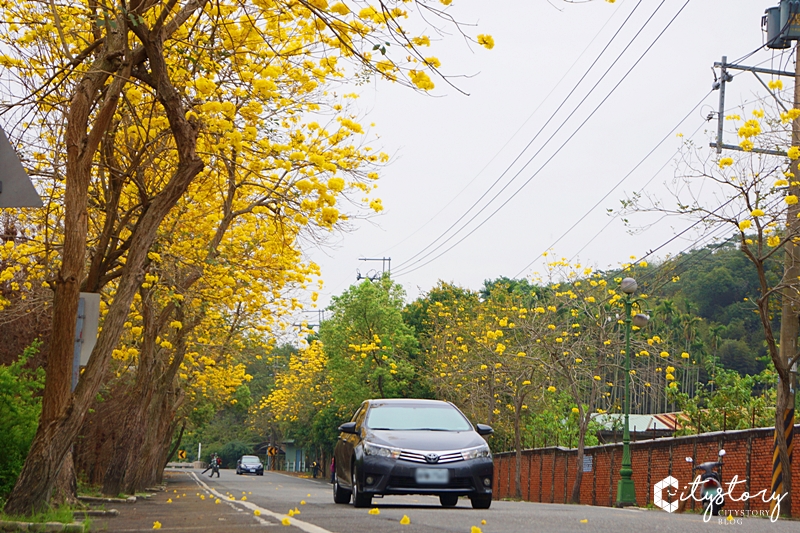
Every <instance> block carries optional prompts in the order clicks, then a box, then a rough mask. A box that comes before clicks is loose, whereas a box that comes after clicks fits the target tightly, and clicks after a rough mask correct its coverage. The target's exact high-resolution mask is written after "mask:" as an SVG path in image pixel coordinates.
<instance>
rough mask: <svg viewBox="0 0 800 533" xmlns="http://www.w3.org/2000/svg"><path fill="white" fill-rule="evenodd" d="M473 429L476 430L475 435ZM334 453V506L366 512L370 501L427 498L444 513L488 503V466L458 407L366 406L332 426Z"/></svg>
mask: <svg viewBox="0 0 800 533" xmlns="http://www.w3.org/2000/svg"><path fill="white" fill-rule="evenodd" d="M476 429H477V431H476ZM339 431H341V435H339V440H338V442H337V443H336V449H335V450H334V460H335V476H334V482H333V500H334V501H335V502H336V503H349V502H350V499H351V497H352V500H353V505H354V506H355V507H367V506H369V505H371V503H372V497H373V496H382V495H384V494H430V495H435V496H439V501H440V502H441V504H442V505H443V506H444V507H453V506H455V505H456V504H457V503H458V497H459V496H469V498H470V500H471V501H472V507H474V508H476V509H488V508H489V506H490V505H491V504H492V477H493V472H494V464H493V462H492V453H491V452H490V451H489V446H488V445H487V444H486V441H485V440H484V439H483V437H482V436H481V435H489V434H491V433H492V428H490V427H489V426H485V425H483V424H478V425H477V426H476V428H473V427H472V424H471V423H470V422H469V420H467V417H466V416H464V414H463V413H462V412H461V411H459V410H458V408H457V407H456V406H455V405H453V404H451V403H449V402H442V401H436V400H410V399H390V400H367V401H365V402H364V403H362V404H361V407H360V408H359V409H358V411H356V414H355V415H353V418H352V420H351V421H350V422H347V423H346V424H342V425H341V426H339Z"/></svg>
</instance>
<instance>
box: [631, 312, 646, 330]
mask: <svg viewBox="0 0 800 533" xmlns="http://www.w3.org/2000/svg"><path fill="white" fill-rule="evenodd" d="M648 322H650V317H649V316H648V315H645V314H644V313H637V314H635V315H633V325H634V326H636V327H638V328H643V327H645V326H646V325H647V323H648Z"/></svg>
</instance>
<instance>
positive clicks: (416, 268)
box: [397, 0, 691, 276]
mask: <svg viewBox="0 0 800 533" xmlns="http://www.w3.org/2000/svg"><path fill="white" fill-rule="evenodd" d="M690 1H691V0H686V2H685V3H684V4H683V6H682V7H681V8H680V9H679V10H678V12H677V13H676V14H675V16H673V17H672V19H671V20H670V21H669V23H668V24H667V25H666V26H665V27H664V29H663V30H662V31H661V33H659V34H658V36H657V37H656V38H655V40H654V41H653V42H652V43H651V44H650V46H648V47H647V49H646V50H645V51H644V53H642V55H641V56H640V57H639V59H637V60H636V62H635V63H634V64H633V66H631V67H630V68H629V69H628V71H627V72H626V73H625V75H624V76H623V77H622V79H620V80H619V81H618V82H617V83H616V85H614V87H613V88H612V89H611V91H610V92H609V93H608V94H607V95H606V96H605V98H603V100H602V101H601V102H600V103H599V104H598V105H597V106H596V107H595V108H594V110H592V112H591V113H590V114H589V115H588V116H587V117H586V119H584V121H583V122H581V124H580V125H579V126H578V128H577V129H576V130H575V131H574V132H573V133H572V134H571V135H570V136H569V137H568V138H567V140H566V141H565V142H564V143H562V144H561V146H559V147H558V149H557V150H556V151H555V152H554V153H553V154H552V155H551V156H550V157H549V158H548V159H547V160H546V161H545V162H544V163H543V164H542V166H540V167H539V169H538V170H537V171H536V172H534V173H533V175H531V176H530V177H529V178H528V179H527V180H526V181H525V182H524V183H523V184H522V185H521V186H520V187H519V188H517V190H516V191H514V193H513V194H512V195H511V196H510V197H509V198H507V199H506V200H505V201H504V202H503V203H502V204H500V206H499V207H497V209H495V210H494V211H492V213H490V214H489V216H488V217H487V218H485V219H484V220H483V221H482V222H480V223H479V224H478V225H477V226H476V227H475V228H474V229H472V231H470V232H469V233H467V234H466V235H465V236H464V237H462V238H461V239H459V240H458V241H457V242H455V243H454V244H453V245H451V246H450V247H449V248H447V249H446V250H444V251H443V252H441V253H440V254H438V255H437V256H435V257H433V258H432V259H430V260H428V261H426V262H425V263H423V264H421V265H419V266H416V267H414V268H408V267H407V268H406V269H405V270H403V271H402V272H400V273H398V274H397V276H403V275H405V274H409V273H411V272H413V271H415V270H418V269H420V268H422V267H423V266H425V265H428V264H429V263H431V262H433V261H435V260H436V259H438V258H439V257H441V256H443V255H444V254H446V253H447V252H449V251H450V250H452V249H453V248H455V247H456V246H458V245H459V244H461V243H462V242H464V240H466V239H467V238H468V237H469V236H470V235H472V234H473V233H475V232H476V231H477V230H478V229H479V228H481V227H482V226H483V225H484V224H485V223H486V222H488V221H489V220H490V219H491V218H492V217H493V216H494V215H495V214H497V212H498V211H500V209H502V208H503V207H505V206H506V205H507V204H508V202H510V201H511V200H512V199H513V198H514V197H515V196H516V195H517V194H519V192H520V191H521V190H522V189H523V188H525V186H527V185H528V184H529V183H530V182H531V181H532V180H533V178H535V177H536V176H537V175H538V174H539V173H540V172H541V171H542V170H543V169H544V167H545V166H547V164H549V163H550V161H552V160H553V159H554V158H555V156H556V155H558V154H559V153H560V152H561V150H562V149H563V148H564V147H565V146H566V145H567V143H568V142H569V141H570V140H572V138H573V137H575V135H577V133H578V132H579V131H580V130H581V129H582V128H583V126H585V125H586V123H587V122H588V121H589V119H591V118H592V117H593V116H594V115H595V113H596V112H597V111H598V110H599V109H600V107H601V106H602V105H603V104H604V103H605V102H606V101H607V100H608V99H609V98H610V97H611V95H612V94H614V92H615V91H616V90H617V88H619V86H620V85H621V84H622V82H623V81H625V79H626V78H627V77H628V76H629V75H630V73H631V72H632V71H633V69H634V68H636V66H637V65H638V64H639V63H640V62H641V60H642V59H644V57H645V55H647V53H648V52H649V51H650V50H651V49H652V48H653V46H655V44H656V43H657V42H658V41H659V39H660V38H661V37H662V36H663V35H664V33H665V32H666V31H667V30H668V29H669V28H670V26H672V24H673V23H674V22H675V20H676V19H677V17H678V16H679V15H680V14H681V12H683V10H684V8H685V7H686V6H687V5H688V4H689V2H690ZM640 31H641V30H640ZM637 35H638V33H637ZM634 39H635V37H634ZM626 49H627V47H626ZM612 66H613V65H612ZM581 103H583V102H581ZM579 105H580V104H579ZM576 111H577V108H576V109H575V111H573V113H571V114H570V116H569V117H571V116H572V114H574V113H575V112H576ZM569 117H567V120H568V119H569ZM565 124H566V120H565V121H564V122H563V123H562V125H561V126H559V129H558V130H556V132H555V133H558V131H559V130H560V129H561V127H563V126H564V125H565ZM555 133H553V135H551V137H550V139H548V142H549V140H551V139H552V138H553V137H554V136H555ZM540 151H541V149H540V150H539V151H537V152H536V154H534V156H533V157H531V159H529V160H528V162H527V163H526V164H525V166H524V167H523V168H522V169H521V170H520V171H519V172H517V174H516V175H515V176H514V178H513V179H515V178H516V177H517V176H518V175H519V174H520V173H521V172H522V170H524V168H525V167H527V165H528V164H530V162H531V161H532V160H533V158H534V157H536V155H537V154H538V153H539V152H540ZM513 179H512V181H511V182H509V183H508V184H506V185H505V186H504V187H503V188H502V189H501V190H500V191H499V192H498V193H497V194H495V196H494V197H493V198H492V199H491V200H490V202H489V204H487V205H485V206H484V207H483V208H481V210H480V211H478V213H476V214H475V215H474V216H473V217H472V218H471V219H470V220H469V221H468V222H467V223H466V224H464V226H462V228H461V230H463V229H464V228H465V227H466V226H467V225H468V224H469V223H470V222H472V220H475V218H476V217H477V216H478V215H479V214H480V213H481V212H483V211H484V210H485V209H486V208H487V207H488V206H489V205H490V204H491V202H493V201H494V200H495V199H496V198H497V197H498V196H499V195H500V193H502V192H503V191H504V190H505V189H506V188H507V187H508V186H509V185H510V184H511V183H512V182H513ZM461 230H459V232H460V231H461ZM457 233H458V232H457ZM454 236H455V234H454V235H452V236H451V237H449V238H448V239H447V241H449V240H450V239H451V238H452V237H454ZM447 241H445V242H444V243H442V244H441V245H440V246H438V247H437V249H438V248H441V247H442V246H444V244H445V243H446V242H447ZM435 251H436V250H434V251H431V252H429V253H428V254H426V256H425V257H429V256H430V255H431V254H433V253H435ZM423 260H424V257H423V258H422V259H419V260H417V261H415V262H414V263H412V265H413V264H416V263H419V262H420V261H423Z"/></svg>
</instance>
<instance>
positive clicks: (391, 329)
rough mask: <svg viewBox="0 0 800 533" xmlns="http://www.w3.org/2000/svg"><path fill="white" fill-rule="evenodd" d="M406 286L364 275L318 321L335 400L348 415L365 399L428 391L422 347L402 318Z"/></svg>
mask: <svg viewBox="0 0 800 533" xmlns="http://www.w3.org/2000/svg"><path fill="white" fill-rule="evenodd" d="M404 306H405V291H404V290H403V288H402V286H400V285H398V284H396V283H394V282H392V281H391V279H389V277H388V276H384V277H383V278H382V279H380V280H378V281H369V280H365V281H363V282H362V283H360V284H358V285H353V286H352V287H350V288H349V289H347V290H346V291H345V292H344V293H343V294H342V295H341V296H337V297H335V298H333V303H332V304H331V306H330V311H331V313H332V317H331V318H330V319H329V320H326V321H325V322H323V323H322V325H321V326H320V332H319V338H320V340H321V342H322V345H323V347H324V351H325V354H326V356H327V357H328V365H327V371H328V373H329V375H330V378H331V388H332V394H333V401H334V403H335V404H336V405H337V406H338V408H339V413H340V414H347V415H350V414H352V413H353V412H355V410H356V408H357V407H358V405H359V404H360V403H361V402H362V401H364V400H365V399H367V398H398V397H409V396H410V397H414V396H423V397H425V396H429V395H430V393H429V391H428V390H427V389H426V387H425V386H424V384H423V382H424V380H421V379H417V377H418V375H417V366H416V363H417V358H418V355H419V347H418V342H417V338H416V336H415V335H414V330H413V329H412V328H411V327H410V326H409V325H408V324H406V323H405V322H404V321H403V314H402V311H403V307H404Z"/></svg>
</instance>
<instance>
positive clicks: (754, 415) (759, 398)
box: [674, 368, 776, 435]
mask: <svg viewBox="0 0 800 533" xmlns="http://www.w3.org/2000/svg"><path fill="white" fill-rule="evenodd" d="M775 377H776V375H775V371H774V370H772V369H770V368H767V369H765V370H763V371H762V372H761V373H759V374H757V375H746V376H741V375H739V373H738V372H736V371H735V370H731V369H725V368H718V369H716V372H715V376H714V379H712V380H710V381H709V382H708V383H706V384H704V385H703V386H702V387H700V388H699V389H698V391H697V394H696V395H694V396H693V397H690V396H689V395H688V394H686V393H685V392H676V393H674V396H675V399H676V401H677V403H678V405H679V407H680V409H681V410H682V411H683V413H684V415H685V417H686V419H685V421H684V422H683V424H682V425H683V428H682V429H681V430H680V431H679V434H682V435H692V434H695V433H700V432H708V431H722V430H733V429H747V428H750V427H764V426H770V425H772V423H773V421H774V419H775V388H774V385H773V384H774V382H775Z"/></svg>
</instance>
